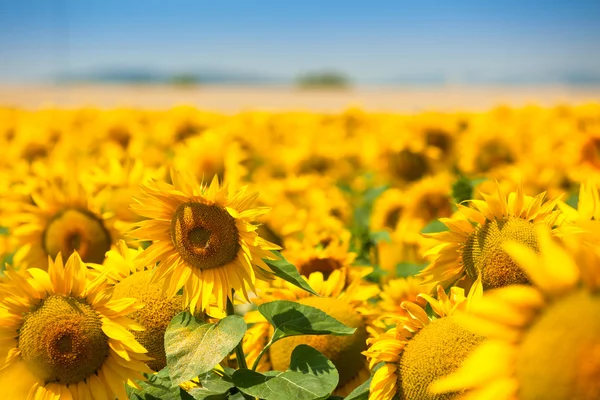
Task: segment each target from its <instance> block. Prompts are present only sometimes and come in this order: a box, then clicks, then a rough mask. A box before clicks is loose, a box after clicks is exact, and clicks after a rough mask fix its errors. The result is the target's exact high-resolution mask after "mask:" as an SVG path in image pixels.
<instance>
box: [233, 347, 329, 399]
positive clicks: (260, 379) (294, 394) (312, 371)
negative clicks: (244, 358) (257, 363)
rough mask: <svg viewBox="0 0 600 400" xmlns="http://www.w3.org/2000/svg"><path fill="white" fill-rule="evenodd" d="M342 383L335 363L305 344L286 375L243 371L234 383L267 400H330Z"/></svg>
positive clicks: (296, 354) (293, 359)
mask: <svg viewBox="0 0 600 400" xmlns="http://www.w3.org/2000/svg"><path fill="white" fill-rule="evenodd" d="M338 381H339V375H338V372H337V370H336V369H335V366H334V365H333V363H332V362H331V361H329V360H328V359H327V358H326V357H325V356H324V355H323V354H321V353H320V352H319V351H317V350H315V349H313V348H312V347H310V346H307V345H304V344H301V345H299V346H297V347H296V348H295V349H294V351H293V352H292V357H291V361H290V367H289V369H288V370H287V371H285V372H271V373H267V374H261V373H259V372H255V371H251V370H248V369H241V370H238V371H236V372H235V373H234V374H233V383H234V384H235V386H236V387H237V388H238V389H239V390H240V391H242V392H243V393H245V394H247V395H250V396H254V397H258V398H261V399H265V400H288V399H295V400H317V399H326V398H328V397H329V395H330V394H331V392H333V390H334V389H335V388H336V386H337V384H338Z"/></svg>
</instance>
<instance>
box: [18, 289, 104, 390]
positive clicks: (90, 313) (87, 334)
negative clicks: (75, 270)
mask: <svg viewBox="0 0 600 400" xmlns="http://www.w3.org/2000/svg"><path fill="white" fill-rule="evenodd" d="M19 349H20V350H21V357H22V358H23V361H24V362H25V364H27V365H28V367H29V368H30V369H31V371H32V372H33V373H34V374H35V375H37V376H39V377H40V378H41V379H43V380H44V381H45V382H57V383H60V384H63V385H68V384H73V383H77V382H80V381H83V380H84V379H86V378H87V377H88V376H90V375H91V374H93V373H95V372H96V371H97V370H98V369H99V368H100V367H101V366H102V364H104V362H105V360H106V358H107V357H108V349H109V346H108V336H106V334H104V332H103V331H102V320H101V319H100V316H99V315H98V313H96V312H95V311H94V309H93V308H92V306H90V305H89V304H87V303H86V302H85V301H84V300H82V299H77V298H73V297H64V296H60V295H53V296H49V297H47V298H46V299H44V300H43V301H41V302H40V303H39V304H36V305H35V306H34V307H33V308H32V309H31V311H30V312H29V313H27V314H26V315H25V316H24V317H23V325H22V326H21V329H20V330H19Z"/></svg>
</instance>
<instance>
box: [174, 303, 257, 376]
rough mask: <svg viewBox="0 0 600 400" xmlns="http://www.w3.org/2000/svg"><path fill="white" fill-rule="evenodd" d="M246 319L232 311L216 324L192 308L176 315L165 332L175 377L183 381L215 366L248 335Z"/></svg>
mask: <svg viewBox="0 0 600 400" xmlns="http://www.w3.org/2000/svg"><path fill="white" fill-rule="evenodd" d="M244 333H246V322H244V319H243V318H242V317H239V316H237V315H230V316H228V317H225V318H223V319H222V320H220V321H219V322H217V323H216V324H209V323H206V322H204V321H202V320H200V319H197V318H195V317H194V316H193V315H191V314H190V313H188V312H182V313H180V314H178V315H176V316H175V317H174V318H173V319H172V320H171V323H170V324H169V326H168V327H167V331H166V332H165V352H166V354H167V365H168V366H169V372H170V376H171V381H172V382H173V384H174V385H179V384H181V383H183V382H185V381H187V380H190V379H192V378H195V377H197V376H198V375H200V374H203V373H206V372H208V371H210V370H212V369H213V368H214V367H215V365H217V364H218V363H219V362H221V360H223V358H225V357H226V356H227V355H228V354H229V353H230V352H231V350H233V349H234V348H235V346H237V344H238V343H239V342H240V340H242V338H243V337H244Z"/></svg>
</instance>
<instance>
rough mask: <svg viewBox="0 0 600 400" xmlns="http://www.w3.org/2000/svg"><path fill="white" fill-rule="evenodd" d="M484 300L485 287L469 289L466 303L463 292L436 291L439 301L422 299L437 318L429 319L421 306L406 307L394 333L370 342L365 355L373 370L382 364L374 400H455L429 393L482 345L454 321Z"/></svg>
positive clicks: (374, 386)
mask: <svg viewBox="0 0 600 400" xmlns="http://www.w3.org/2000/svg"><path fill="white" fill-rule="evenodd" d="M480 295H481V286H480V285H478V286H477V290H471V292H470V293H469V297H468V298H466V297H465V295H464V290H463V289H461V288H457V287H453V288H451V289H450V297H448V296H447V295H446V293H445V292H444V289H443V287H442V286H441V285H440V286H438V288H437V300H436V299H434V298H432V297H430V296H429V295H425V294H421V295H420V296H421V297H422V298H423V299H424V300H426V301H427V302H428V303H429V304H430V305H431V308H432V309H433V311H434V312H435V313H436V314H437V315H438V316H439V318H436V319H430V318H429V316H428V315H427V314H426V313H425V311H424V310H423V308H421V306H419V305H417V304H415V303H411V302H404V303H402V308H404V309H405V310H406V312H407V313H408V315H407V316H402V317H400V319H399V322H398V324H397V325H396V327H395V328H392V329H390V330H389V331H387V332H386V333H383V334H381V335H379V336H378V337H376V338H374V339H369V340H368V343H369V349H368V350H367V351H365V352H364V353H363V354H365V355H366V356H367V357H368V358H369V359H370V361H369V365H370V367H371V368H372V369H374V368H375V366H377V365H379V364H380V363H381V362H383V364H382V365H380V366H379V369H377V370H376V372H375V374H374V375H373V378H372V380H371V386H370V394H369V399H370V400H391V399H395V398H400V399H405V400H438V399H440V400H441V399H447V398H453V397H449V396H433V395H430V394H429V393H428V391H427V388H428V386H429V385H430V384H431V383H432V382H434V381H435V380H436V379H438V378H440V377H442V376H445V375H447V374H449V373H451V372H453V371H455V370H456V369H458V367H459V366H460V365H461V363H462V362H463V360H464V359H465V358H466V357H467V356H468V355H469V354H470V353H471V351H473V349H474V348H475V347H476V346H477V345H478V344H479V343H480V342H481V341H482V340H483V337H482V336H479V335H475V334H473V333H471V332H469V331H468V330H466V329H464V328H462V327H461V326H459V325H458V324H457V323H456V321H455V317H454V315H453V314H454V313H455V312H456V310H458V309H466V308H467V307H469V306H470V305H471V303H472V300H474V299H475V298H479V297H480Z"/></svg>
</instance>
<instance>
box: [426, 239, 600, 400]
mask: <svg viewBox="0 0 600 400" xmlns="http://www.w3.org/2000/svg"><path fill="white" fill-rule="evenodd" d="M571 239H572V238H571ZM538 242H539V247H540V252H539V254H536V253H535V252H534V251H532V250H531V249H529V248H527V246H523V245H522V244H519V243H516V242H510V243H507V244H505V247H506V251H507V252H508V253H509V254H510V255H511V257H513V258H514V260H515V261H516V262H517V263H518V264H519V265H520V266H521V267H522V268H523V269H524V270H525V271H527V273H528V274H529V276H530V277H531V280H532V281H533V282H534V286H533V287H532V286H520V285H513V286H509V287H506V288H502V289H498V290H495V291H491V292H489V293H486V295H485V296H484V297H483V299H482V300H481V302H480V303H479V304H476V305H474V306H473V307H472V310H471V315H468V316H463V317H461V323H462V325H463V326H465V327H466V328H468V329H469V330H471V331H473V332H476V333H478V334H481V335H485V336H486V337H487V338H488V340H487V341H485V342H484V343H483V344H482V345H481V346H480V347H478V348H477V349H476V350H475V351H474V352H473V353H472V355H471V356H470V357H469V358H468V359H467V360H466V361H465V363H464V365H463V367H462V368H461V369H459V370H458V371H456V372H455V373H453V374H452V375H450V376H447V377H445V378H443V379H441V380H440V381H438V382H436V383H435V384H434V385H433V386H432V388H431V389H432V390H433V391H434V392H436V393H445V392H450V391H455V390H462V389H470V394H471V396H470V397H469V399H488V398H491V397H492V395H493V398H494V399H499V400H502V399H506V400H508V399H519V400H527V399H554V400H563V399H564V400H572V399H590V400H591V399H598V398H600V342H599V341H598V338H599V337H600V319H599V318H598V316H599V315H600V273H599V272H598V265H599V263H600V251H599V249H598V248H597V247H591V246H581V244H580V243H577V242H575V241H572V240H566V241H565V242H566V244H564V245H562V246H561V245H560V244H559V243H557V242H555V241H554V240H553V239H552V238H551V235H550V233H549V232H548V231H547V230H545V229H541V228H538ZM491 360H493V362H491Z"/></svg>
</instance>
